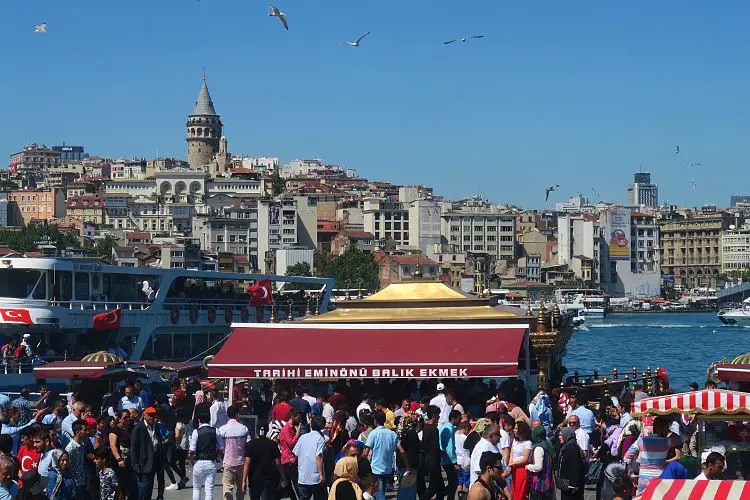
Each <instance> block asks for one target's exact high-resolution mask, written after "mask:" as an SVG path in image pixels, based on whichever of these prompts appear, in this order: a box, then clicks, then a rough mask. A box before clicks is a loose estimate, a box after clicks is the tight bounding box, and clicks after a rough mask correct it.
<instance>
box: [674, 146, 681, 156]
mask: <svg viewBox="0 0 750 500" xmlns="http://www.w3.org/2000/svg"><path fill="white" fill-rule="evenodd" d="M675 154H676V155H678V154H680V146H677V151H676V152H675Z"/></svg>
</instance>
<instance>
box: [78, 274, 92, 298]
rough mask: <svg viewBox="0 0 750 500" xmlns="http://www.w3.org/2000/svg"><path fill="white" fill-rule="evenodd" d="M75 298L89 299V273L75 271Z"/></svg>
mask: <svg viewBox="0 0 750 500" xmlns="http://www.w3.org/2000/svg"><path fill="white" fill-rule="evenodd" d="M75 281H76V288H75V290H76V300H89V275H88V273H75Z"/></svg>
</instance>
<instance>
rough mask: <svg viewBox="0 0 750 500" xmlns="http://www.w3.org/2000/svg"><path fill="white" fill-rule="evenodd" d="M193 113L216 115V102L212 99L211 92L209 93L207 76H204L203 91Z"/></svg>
mask: <svg viewBox="0 0 750 500" xmlns="http://www.w3.org/2000/svg"><path fill="white" fill-rule="evenodd" d="M191 115H199V116H200V115H213V116H216V110H215V109H214V103H213V101H212V100H211V94H209V93H208V86H207V85H206V78H205V77H204V78H203V83H202V84H201V92H200V94H198V101H196V103H195V109H193V112H192V113H191Z"/></svg>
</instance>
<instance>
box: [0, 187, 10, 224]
mask: <svg viewBox="0 0 750 500" xmlns="http://www.w3.org/2000/svg"><path fill="white" fill-rule="evenodd" d="M0 227H8V193H5V192H0Z"/></svg>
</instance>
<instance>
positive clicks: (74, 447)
mask: <svg viewBox="0 0 750 500" xmlns="http://www.w3.org/2000/svg"><path fill="white" fill-rule="evenodd" d="M86 437H87V433H86V421H85V420H83V419H78V420H76V421H75V422H73V437H72V438H71V439H70V442H69V443H68V445H67V446H66V447H65V451H66V452H67V453H68V457H70V458H69V463H70V466H69V470H70V473H71V475H72V476H73V498H74V499H75V500H88V499H89V498H91V496H90V495H89V491H88V489H87V488H86V487H87V484H86V447H85V446H84V443H83V441H84V439H86ZM150 493H151V491H150V490H149V495H150ZM141 500H151V497H150V496H149V497H148V498H146V499H141Z"/></svg>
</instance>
